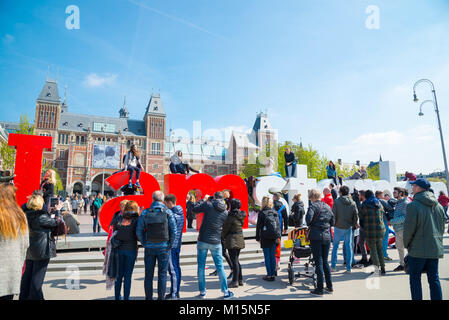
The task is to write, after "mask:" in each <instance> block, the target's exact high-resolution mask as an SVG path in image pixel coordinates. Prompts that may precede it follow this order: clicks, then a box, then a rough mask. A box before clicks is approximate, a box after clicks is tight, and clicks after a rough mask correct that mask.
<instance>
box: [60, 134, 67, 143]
mask: <svg viewBox="0 0 449 320" xmlns="http://www.w3.org/2000/svg"><path fill="white" fill-rule="evenodd" d="M68 140H69V134H68V133H60V134H59V137H58V143H59V144H68V143H69V141H68Z"/></svg>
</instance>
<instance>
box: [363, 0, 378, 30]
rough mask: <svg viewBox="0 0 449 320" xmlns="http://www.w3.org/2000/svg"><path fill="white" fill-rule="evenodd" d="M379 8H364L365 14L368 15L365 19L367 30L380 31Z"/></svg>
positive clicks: (372, 6)
mask: <svg viewBox="0 0 449 320" xmlns="http://www.w3.org/2000/svg"><path fill="white" fill-rule="evenodd" d="M379 12H380V10H379V7H378V6H374V5H371V6H368V7H367V8H366V13H367V14H369V16H368V18H366V21H365V25H366V28H367V29H369V30H374V29H376V30H379V29H380V17H379Z"/></svg>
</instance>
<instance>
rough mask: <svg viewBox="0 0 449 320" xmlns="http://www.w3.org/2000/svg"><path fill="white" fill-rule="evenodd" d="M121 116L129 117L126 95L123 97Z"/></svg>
mask: <svg viewBox="0 0 449 320" xmlns="http://www.w3.org/2000/svg"><path fill="white" fill-rule="evenodd" d="M119 114H120V118H128V117H129V112H128V110H126V96H124V98H123V107H122V108H121V109H120V111H119Z"/></svg>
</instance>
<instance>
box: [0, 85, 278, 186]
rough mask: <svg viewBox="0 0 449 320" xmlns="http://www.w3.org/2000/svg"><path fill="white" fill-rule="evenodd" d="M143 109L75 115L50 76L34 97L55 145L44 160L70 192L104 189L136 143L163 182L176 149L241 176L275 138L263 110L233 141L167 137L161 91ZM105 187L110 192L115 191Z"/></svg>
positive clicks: (40, 127)
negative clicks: (139, 114)
mask: <svg viewBox="0 0 449 320" xmlns="http://www.w3.org/2000/svg"><path fill="white" fill-rule="evenodd" d="M118 109H119V108H118ZM142 110H145V113H144V115H143V119H133V118H132V117H130V114H129V112H128V110H127V108H126V101H125V102H124V103H123V106H122V107H121V108H120V110H118V113H117V116H116V117H107V116H101V115H97V116H95V115H87V114H78V113H74V112H73V110H70V106H69V105H68V104H67V101H66V97H65V94H64V98H63V99H62V102H61V98H60V96H59V91H58V83H57V81H55V80H50V79H47V81H46V82H45V85H44V87H43V88H42V91H41V93H40V94H39V96H38V98H37V100H36V111H35V119H34V126H35V132H36V134H37V135H42V136H51V137H52V138H53V145H52V149H51V150H49V151H44V162H45V163H48V162H50V163H51V165H52V166H53V167H55V168H56V169H57V171H58V172H59V175H60V177H61V180H62V185H63V187H64V189H65V191H66V192H67V193H68V194H73V193H75V192H76V193H80V194H87V195H89V194H91V193H94V194H95V193H103V190H102V185H103V178H105V179H107V178H108V177H109V176H110V175H112V174H113V173H114V172H117V171H118V170H120V169H121V168H123V163H122V157H123V155H124V154H126V152H127V151H128V150H129V148H130V147H131V145H133V144H135V145H136V146H137V147H138V149H139V151H140V154H141V159H140V162H141V164H142V167H143V171H145V172H147V173H149V174H151V175H153V176H154V177H155V178H156V179H157V180H158V182H159V184H160V185H161V186H162V185H163V180H164V179H163V177H164V175H165V174H168V173H170V172H169V164H170V157H171V156H172V155H173V154H174V153H175V151H176V150H181V151H182V153H183V162H188V163H189V164H190V166H191V167H192V168H194V169H195V170H200V172H203V173H206V174H209V175H211V176H219V175H224V174H238V173H239V170H240V169H241V166H242V165H243V164H244V162H245V160H246V159H248V158H249V157H250V156H252V155H257V154H258V152H259V151H260V150H265V148H267V147H269V146H270V145H271V144H272V143H275V142H277V136H276V132H275V130H273V128H272V127H271V124H270V123H269V121H268V119H267V115H266V113H263V112H260V113H258V114H257V116H256V121H255V123H254V126H253V128H252V131H251V133H242V132H235V131H234V132H232V134H231V137H230V139H229V141H215V140H213V139H211V138H204V137H196V138H186V137H174V136H173V135H170V134H169V136H167V134H166V132H167V128H166V120H167V114H166V110H165V108H164V106H163V104H162V100H161V97H160V94H158V95H156V94H152V95H151V97H150V99H149V102H148V104H147V105H146V107H145V105H144V106H142ZM0 126H3V128H4V129H5V130H6V131H7V132H9V133H11V132H14V131H15V129H16V128H17V127H18V124H17V123H7V122H0ZM170 132H171V130H170ZM103 172H104V175H103ZM104 185H105V190H104V192H105V193H106V194H113V193H114V190H113V189H111V188H110V187H109V186H108V185H107V184H106V183H105V184H104ZM60 191H61V190H60Z"/></svg>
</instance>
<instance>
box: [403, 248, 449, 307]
mask: <svg viewBox="0 0 449 320" xmlns="http://www.w3.org/2000/svg"><path fill="white" fill-rule="evenodd" d="M408 266H409V271H410V291H411V294H412V300H422V287H421V273H422V271H423V270H426V271H427V281H428V282H429V288H430V299H431V300H443V293H442V292H441V285H440V278H439V277H438V259H424V258H414V257H411V256H408Z"/></svg>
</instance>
